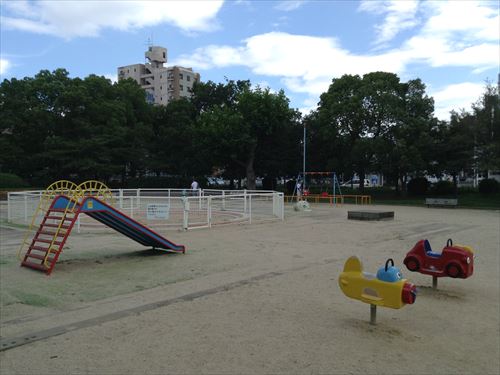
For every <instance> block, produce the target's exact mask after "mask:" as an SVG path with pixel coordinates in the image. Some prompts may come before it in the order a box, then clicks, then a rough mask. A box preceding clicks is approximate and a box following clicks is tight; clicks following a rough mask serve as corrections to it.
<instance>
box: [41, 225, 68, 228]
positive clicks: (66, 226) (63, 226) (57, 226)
mask: <svg viewBox="0 0 500 375" xmlns="http://www.w3.org/2000/svg"><path fill="white" fill-rule="evenodd" d="M43 226H44V227H50V228H59V225H58V224H44V225H43ZM61 229H69V225H61Z"/></svg>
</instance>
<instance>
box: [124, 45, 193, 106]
mask: <svg viewBox="0 0 500 375" xmlns="http://www.w3.org/2000/svg"><path fill="white" fill-rule="evenodd" d="M145 56H146V59H147V62H146V64H133V65H127V66H120V67H119V68H118V80H122V79H127V78H132V79H134V80H135V81H136V82H137V83H138V84H139V85H140V86H141V87H142V88H143V89H144V90H145V91H146V100H147V101H148V102H149V103H154V104H158V105H167V104H168V103H169V102H171V101H172V100H175V99H179V98H189V97H191V90H192V88H193V84H194V83H195V82H197V81H199V80H200V75H199V73H195V72H193V69H191V68H183V67H181V66H172V67H165V66H163V64H165V63H166V62H167V49H166V48H164V47H153V46H152V47H149V48H148V50H147V51H146V53H145Z"/></svg>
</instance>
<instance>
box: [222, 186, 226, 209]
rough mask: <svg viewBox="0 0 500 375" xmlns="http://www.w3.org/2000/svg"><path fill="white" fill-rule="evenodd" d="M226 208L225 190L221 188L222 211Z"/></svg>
mask: <svg viewBox="0 0 500 375" xmlns="http://www.w3.org/2000/svg"><path fill="white" fill-rule="evenodd" d="M225 210H226V192H225V190H222V211H225Z"/></svg>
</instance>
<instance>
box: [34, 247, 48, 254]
mask: <svg viewBox="0 0 500 375" xmlns="http://www.w3.org/2000/svg"><path fill="white" fill-rule="evenodd" d="M30 249H31V250H38V251H43V252H45V253H46V252H47V251H48V250H49V248H48V247H42V246H31V247H30Z"/></svg>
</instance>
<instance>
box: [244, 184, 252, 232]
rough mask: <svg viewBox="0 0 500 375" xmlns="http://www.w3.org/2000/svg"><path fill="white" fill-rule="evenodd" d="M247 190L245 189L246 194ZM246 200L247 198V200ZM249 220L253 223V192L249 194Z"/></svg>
mask: <svg viewBox="0 0 500 375" xmlns="http://www.w3.org/2000/svg"><path fill="white" fill-rule="evenodd" d="M246 193H247V191H246V190H245V194H246ZM245 202H246V200H245ZM248 218H249V219H248V222H249V224H252V194H249V195H248Z"/></svg>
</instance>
